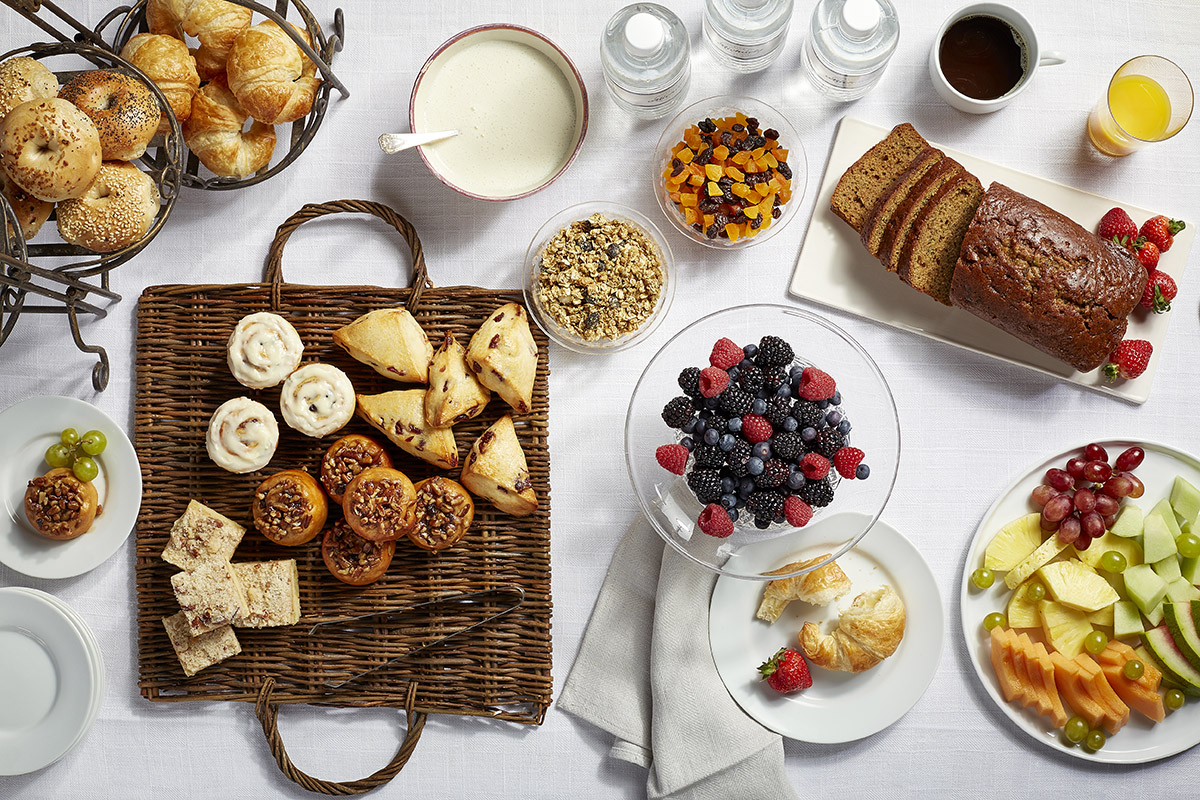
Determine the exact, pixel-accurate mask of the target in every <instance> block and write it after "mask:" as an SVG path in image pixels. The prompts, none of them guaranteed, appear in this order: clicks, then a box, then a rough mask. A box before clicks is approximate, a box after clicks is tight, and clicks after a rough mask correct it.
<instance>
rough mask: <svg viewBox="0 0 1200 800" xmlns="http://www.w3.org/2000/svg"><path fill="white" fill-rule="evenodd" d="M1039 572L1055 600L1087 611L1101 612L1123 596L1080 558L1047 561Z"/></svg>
mask: <svg viewBox="0 0 1200 800" xmlns="http://www.w3.org/2000/svg"><path fill="white" fill-rule="evenodd" d="M1038 575H1040V576H1041V578H1042V580H1043V581H1044V582H1045V583H1046V589H1047V590H1048V591H1049V592H1050V594H1051V595H1052V596H1053V597H1054V599H1055V600H1057V601H1058V602H1060V603H1062V604H1063V605H1065V606H1070V607H1071V608H1075V609H1078V610H1080V611H1083V612H1086V613H1090V612H1092V611H1099V610H1100V609H1102V608H1104V607H1105V606H1111V605H1112V604H1113V603H1115V602H1117V601H1118V600H1120V599H1121V596H1120V595H1118V594H1117V590H1116V589H1114V588H1113V587H1112V586H1110V585H1109V583H1108V581H1106V580H1104V578H1101V577H1100V576H1099V575H1097V574H1096V573H1095V571H1093V570H1092V569H1090V568H1088V567H1086V566H1084V565H1083V564H1080V563H1079V562H1078V561H1055V562H1053V563H1051V564H1046V565H1045V566H1043V567H1042V568H1041V569H1040V570H1038Z"/></svg>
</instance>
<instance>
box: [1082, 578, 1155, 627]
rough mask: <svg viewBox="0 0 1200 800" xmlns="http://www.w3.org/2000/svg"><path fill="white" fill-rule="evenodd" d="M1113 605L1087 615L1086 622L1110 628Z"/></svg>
mask: <svg viewBox="0 0 1200 800" xmlns="http://www.w3.org/2000/svg"><path fill="white" fill-rule="evenodd" d="M1168 588H1169V587H1168ZM1115 605H1116V603H1111V604H1109V605H1107V606H1105V607H1104V608H1102V609H1100V610H1099V611H1093V612H1092V613H1090V614H1088V615H1087V619H1088V622H1090V623H1092V624H1093V625H1103V626H1104V627H1106V628H1111V627H1112V626H1113V606H1115Z"/></svg>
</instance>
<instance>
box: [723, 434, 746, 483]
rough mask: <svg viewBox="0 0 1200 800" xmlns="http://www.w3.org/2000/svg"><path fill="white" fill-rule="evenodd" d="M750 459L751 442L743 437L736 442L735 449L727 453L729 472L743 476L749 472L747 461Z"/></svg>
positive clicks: (737, 476) (739, 476)
mask: <svg viewBox="0 0 1200 800" xmlns="http://www.w3.org/2000/svg"><path fill="white" fill-rule="evenodd" d="M749 460H750V443H749V442H747V441H746V440H745V439H742V438H739V439H738V440H737V441H736V442H734V445H733V449H732V450H730V451H729V452H728V453H726V454H725V463H726V464H728V465H729V472H730V473H731V474H732V475H733V476H734V477H735V478H742V477H745V476H746V475H747V474H749V468H748V467H747V466H746V462H748V461H749Z"/></svg>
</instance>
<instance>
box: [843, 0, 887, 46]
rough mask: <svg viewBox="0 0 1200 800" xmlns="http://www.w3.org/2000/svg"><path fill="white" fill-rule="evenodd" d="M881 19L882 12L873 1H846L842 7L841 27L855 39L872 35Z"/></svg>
mask: <svg viewBox="0 0 1200 800" xmlns="http://www.w3.org/2000/svg"><path fill="white" fill-rule="evenodd" d="M882 17H883V11H882V9H880V8H879V4H878V3H876V2H875V0H846V4H845V5H843V6H842V25H843V27H844V28H845V30H846V32H847V33H849V34H850V35H852V36H855V37H857V38H863V37H866V36H869V35H870V34H872V33H874V32H875V29H876V28H877V27H879V21H880V19H882Z"/></svg>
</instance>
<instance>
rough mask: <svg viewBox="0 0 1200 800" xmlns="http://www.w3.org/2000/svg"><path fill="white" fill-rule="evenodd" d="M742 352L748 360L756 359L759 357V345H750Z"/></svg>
mask: <svg viewBox="0 0 1200 800" xmlns="http://www.w3.org/2000/svg"><path fill="white" fill-rule="evenodd" d="M742 352H743V353H745V354H746V358H754V357H755V356H756V355H758V345H756V344H748V345H746V346H745V347H743V348H742Z"/></svg>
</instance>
